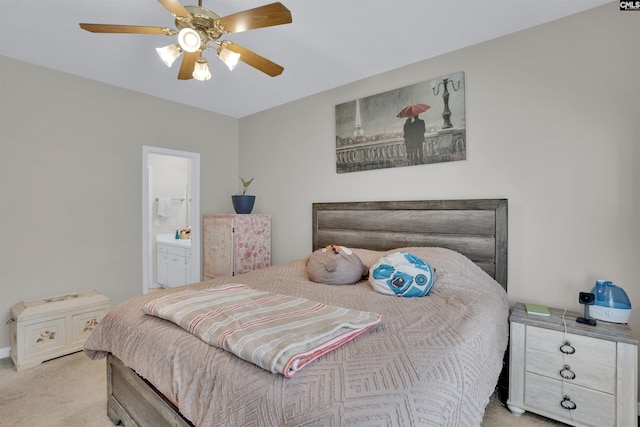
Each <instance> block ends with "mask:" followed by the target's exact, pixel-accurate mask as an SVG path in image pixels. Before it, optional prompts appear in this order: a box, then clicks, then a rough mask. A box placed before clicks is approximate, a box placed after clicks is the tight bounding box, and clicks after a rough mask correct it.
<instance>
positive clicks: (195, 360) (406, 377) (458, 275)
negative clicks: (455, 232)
mask: <svg viewBox="0 0 640 427" xmlns="http://www.w3.org/2000/svg"><path fill="white" fill-rule="evenodd" d="M398 250H402V251H404V252H409V253H411V254H413V255H416V256H418V257H420V258H422V259H423V260H425V261H426V262H428V263H429V264H430V265H431V266H432V267H434V268H435V269H436V277H437V278H436V281H435V283H434V285H433V288H432V290H431V292H430V294H429V295H428V296H425V297H420V298H398V297H393V296H389V295H383V294H380V293H377V292H375V291H374V290H373V289H372V287H371V285H370V284H369V282H368V281H366V280H363V281H361V282H358V283H356V284H354V285H343V286H334V285H323V284H319V283H315V282H311V281H309V280H308V278H307V273H306V269H305V261H306V260H305V259H301V260H297V261H293V262H290V263H287V264H283V265H280V266H273V267H270V268H266V269H262V270H257V271H253V272H250V273H247V274H243V275H240V276H236V277H227V278H217V279H215V280H211V281H207V282H202V283H198V284H193V285H187V286H186V287H179V288H173V289H169V290H165V291H162V292H180V291H183V290H184V289H187V288H189V289H207V288H210V287H212V286H219V285H221V284H229V283H241V284H246V285H249V286H250V287H251V288H254V289H259V290H266V291H269V292H274V293H278V294H284V295H291V296H296V297H303V298H307V299H310V300H313V301H318V302H322V303H325V304H330V305H334V306H340V307H344V308H349V309H354V310H366V311H371V312H375V313H379V314H381V315H382V316H383V320H382V322H381V323H380V324H378V325H377V326H375V327H374V328H372V329H371V330H369V331H367V332H366V333H364V334H362V335H360V336H358V337H357V338H356V339H354V340H352V341H349V342H348V343H346V344H344V345H343V346H342V347H340V348H337V349H335V350H334V351H332V352H330V353H327V354H325V355H324V356H322V357H321V358H319V359H317V360H315V361H314V362H312V363H310V364H309V365H307V366H305V367H304V369H302V370H300V371H299V372H298V373H297V374H296V375H295V376H294V377H292V378H286V377H285V376H283V375H280V374H274V373H271V372H269V371H266V370H264V369H262V368H260V367H258V366H256V365H254V364H252V363H250V362H247V361H245V360H243V359H240V358H239V357H237V356H235V355H233V354H232V353H229V352H226V351H225V350H222V349H220V348H218V347H214V346H210V345H208V344H206V343H205V342H203V341H202V340H200V339H199V338H197V337H196V336H194V335H192V334H189V333H188V332H186V331H185V330H183V329H182V328H181V327H179V326H177V325H176V324H174V323H172V322H169V321H167V320H164V319H160V318H157V317H154V316H150V315H147V314H144V313H143V307H144V305H145V304H146V303H148V302H149V301H151V300H153V299H154V298H157V297H158V295H157V293H156V292H152V293H150V294H147V295H142V296H138V297H135V298H132V299H129V300H127V301H125V302H123V303H121V304H119V305H118V306H117V307H115V308H114V309H113V310H112V311H110V312H109V314H108V315H107V316H106V317H105V318H104V319H103V321H102V322H101V323H100V324H99V325H98V326H97V327H96V329H95V330H94V332H93V333H92V334H91V335H90V336H89V338H88V339H87V341H86V342H85V346H84V351H85V353H86V354H87V356H89V357H90V358H92V359H100V358H103V357H105V356H106V355H107V354H108V353H112V354H113V355H114V356H116V357H118V358H119V359H120V360H121V361H122V362H123V363H124V364H125V365H127V366H128V367H130V368H132V369H133V370H134V371H135V372H136V373H137V374H138V375H140V376H141V377H143V378H144V379H146V380H147V381H149V382H150V383H152V384H153V385H154V387H155V388H156V389H157V390H159V391H160V392H161V393H162V394H163V395H164V396H165V397H166V398H167V399H169V400H170V401H171V402H172V403H173V404H175V405H176V407H177V408H178V409H179V410H180V412H181V414H182V415H183V416H184V417H186V418H187V419H189V420H190V421H191V422H192V423H193V424H195V425H197V426H203V427H205V426H250V425H256V426H262V425H268V426H274V425H278V426H300V425H394V426H479V425H480V423H481V421H482V417H483V415H484V408H485V407H486V405H487V404H488V402H489V397H490V395H491V394H492V392H493V391H494V388H495V386H496V383H497V380H498V376H499V374H500V371H501V369H502V364H503V356H504V352H505V350H506V347H507V340H508V313H509V307H508V303H507V296H506V292H505V291H504V289H503V288H502V287H501V286H500V285H499V284H498V283H497V282H496V281H494V280H493V279H492V278H491V277H490V276H488V275H487V274H486V273H485V272H483V271H482V270H481V269H480V268H479V267H477V266H476V265H475V264H474V263H473V262H471V261H470V260H469V259H468V258H466V257H464V256H463V255H461V254H459V253H457V252H454V251H451V250H448V249H442V248H401V249H398ZM391 252H394V251H380V252H379V251H371V250H364V249H356V253H357V254H358V255H359V256H360V257H361V258H362V260H363V262H364V263H365V264H366V265H369V266H370V265H372V264H374V263H375V262H376V261H378V260H379V258H380V257H381V256H382V255H385V254H388V253H391Z"/></svg>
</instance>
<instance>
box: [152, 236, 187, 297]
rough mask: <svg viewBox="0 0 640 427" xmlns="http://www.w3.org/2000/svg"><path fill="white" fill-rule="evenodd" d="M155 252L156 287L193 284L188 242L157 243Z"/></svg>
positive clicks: (178, 240)
mask: <svg viewBox="0 0 640 427" xmlns="http://www.w3.org/2000/svg"><path fill="white" fill-rule="evenodd" d="M156 252H157V281H158V285H160V286H162V287H165V288H173V287H176V286H181V285H186V284H187V283H192V282H193V280H192V278H191V241H190V240H184V239H183V240H180V239H175V240H174V241H173V242H172V241H162V242H157V243H156Z"/></svg>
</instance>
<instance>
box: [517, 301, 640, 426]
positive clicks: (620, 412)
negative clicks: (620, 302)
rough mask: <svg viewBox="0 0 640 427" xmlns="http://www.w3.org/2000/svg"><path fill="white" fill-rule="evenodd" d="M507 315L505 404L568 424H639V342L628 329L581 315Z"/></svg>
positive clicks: (553, 312)
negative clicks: (588, 320) (582, 319)
mask: <svg viewBox="0 0 640 427" xmlns="http://www.w3.org/2000/svg"><path fill="white" fill-rule="evenodd" d="M549 311H550V312H551V316H549V317H544V316H538V315H533V314H527V313H526V311H525V309H524V304H516V306H515V307H514V309H513V311H512V313H511V319H510V320H511V337H510V360H509V400H508V401H507V406H508V407H509V409H510V410H511V412H512V413H513V414H514V415H520V414H522V413H523V412H524V411H525V410H528V411H531V412H535V413H537V414H540V415H543V416H546V417H549V418H553V419H556V420H558V421H562V422H565V423H568V424H571V425H577V426H594V427H605V426H607V427H609V426H610V427H625V426H636V425H637V358H638V340H637V339H636V338H635V337H634V336H633V335H632V333H631V330H630V329H629V327H628V325H621V324H615V323H607V322H603V321H598V324H597V325H596V326H589V325H584V324H581V323H577V322H576V317H578V316H581V314H579V313H571V312H567V313H566V314H564V319H563V312H564V310H559V309H553V308H551V309H549Z"/></svg>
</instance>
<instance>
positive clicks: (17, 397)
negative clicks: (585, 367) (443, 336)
mask: <svg viewBox="0 0 640 427" xmlns="http://www.w3.org/2000/svg"><path fill="white" fill-rule="evenodd" d="M105 370H106V363H105V360H104V359H103V360H100V361H93V360H90V359H89V358H87V357H86V356H85V355H84V354H83V353H82V352H79V353H74V354H71V355H68V356H64V357H60V358H58V359H54V360H50V361H48V362H45V363H42V364H41V365H38V366H36V367H34V368H31V369H26V370H24V371H21V372H16V371H15V370H14V368H13V363H12V362H11V359H9V358H7V359H0V426H7V427H8V426H11V427H22V426H24V427H89V426H90V427H110V426H112V423H111V421H110V420H109V418H108V417H107V397H106V395H107V384H106V372H105ZM554 425H561V424H559V423H556V422H554V421H551V420H548V419H546V418H542V417H538V416H536V415H533V414H530V413H528V412H527V413H525V414H524V415H522V416H520V417H514V416H513V415H511V413H510V412H509V410H508V409H507V408H506V407H504V406H502V404H501V403H500V402H499V401H498V399H496V398H495V397H494V398H492V399H491V402H490V403H489V405H488V406H487V410H486V413H485V417H484V421H483V422H482V427H541V426H554Z"/></svg>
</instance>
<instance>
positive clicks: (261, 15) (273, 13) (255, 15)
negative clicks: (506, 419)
mask: <svg viewBox="0 0 640 427" xmlns="http://www.w3.org/2000/svg"><path fill="white" fill-rule="evenodd" d="M292 21H293V19H292V18H291V12H290V11H289V9H287V8H286V7H284V5H283V4H282V3H280V2H276V3H271V4H268V5H266V6H260V7H256V8H254V9H249V10H245V11H244V12H238V13H234V14H232V15H229V16H224V17H222V18H220V19H219V20H218V24H219V25H220V26H221V27H222V28H223V29H224V32H225V33H239V32H241V31H247V30H253V29H256V28H264V27H271V26H274V25H282V24H290V23H291V22H292Z"/></svg>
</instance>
